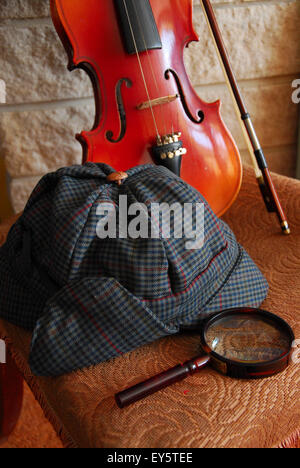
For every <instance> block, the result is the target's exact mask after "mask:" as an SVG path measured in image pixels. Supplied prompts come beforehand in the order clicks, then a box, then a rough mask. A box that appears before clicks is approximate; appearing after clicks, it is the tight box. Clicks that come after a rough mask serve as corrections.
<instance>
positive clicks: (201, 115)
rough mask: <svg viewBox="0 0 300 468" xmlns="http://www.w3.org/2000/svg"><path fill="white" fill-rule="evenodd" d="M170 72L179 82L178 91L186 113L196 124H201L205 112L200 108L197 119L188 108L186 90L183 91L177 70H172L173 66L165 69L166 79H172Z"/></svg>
mask: <svg viewBox="0 0 300 468" xmlns="http://www.w3.org/2000/svg"><path fill="white" fill-rule="evenodd" d="M170 73H171V74H172V75H173V76H174V78H175V81H176V84H177V88H178V93H179V95H180V99H181V103H182V105H183V108H184V110H185V113H186V115H187V116H188V118H189V119H190V120H191V121H192V122H194V123H195V124H201V123H202V122H203V120H204V113H203V111H202V110H199V111H198V117H199V119H195V117H194V116H193V115H192V113H191V111H190V109H189V108H188V105H187V102H186V98H185V94H184V91H183V88H182V85H181V82H180V79H179V76H178V75H177V73H176V71H174V70H172V69H171V68H169V69H168V70H166V71H165V78H166V80H169V79H170Z"/></svg>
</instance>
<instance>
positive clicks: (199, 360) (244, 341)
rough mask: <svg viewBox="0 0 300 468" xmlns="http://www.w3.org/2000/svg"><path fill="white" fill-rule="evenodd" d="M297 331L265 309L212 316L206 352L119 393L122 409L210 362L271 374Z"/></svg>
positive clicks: (252, 375) (205, 328) (248, 374)
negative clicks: (294, 331)
mask: <svg viewBox="0 0 300 468" xmlns="http://www.w3.org/2000/svg"><path fill="white" fill-rule="evenodd" d="M294 339H295V337H294V333H293V331H292V329H291V327H290V326H289V325H288V324H287V323H286V322H285V321H284V320H282V319H281V318H280V317H278V316H276V315H274V314H272V313H270V312H267V311H265V310H262V309H253V308H236V309H228V310H224V311H222V312H219V313H217V314H215V315H213V316H211V317H209V318H208V319H207V320H205V322H204V323H203V324H202V327H201V329H200V344H201V348H202V351H204V352H205V355H202V356H198V357H195V358H193V359H190V360H189V361H186V362H185V363H183V364H179V365H177V366H175V367H173V368H172V369H169V370H167V371H165V372H163V373H161V374H158V375H156V376H155V377H152V378H150V379H148V380H146V381H145V382H141V383H139V384H137V385H135V386H134V387H130V388H128V389H127V390H124V391H122V392H120V393H117V394H116V395H115V399H116V403H117V405H118V406H119V408H124V407H125V406H128V405H130V404H131V403H134V402H135V401H138V400H140V399H141V398H144V397H146V396H148V395H151V394H152V393H155V392H157V391H158V390H161V389H163V388H165V387H168V386H169V385H172V384H173V383H175V382H179V381H180V380H183V379H185V378H186V377H188V376H189V375H193V374H195V373H196V372H198V371H199V370H201V369H202V368H204V367H205V366H206V365H207V364H210V365H211V366H212V367H213V368H214V369H216V370H217V371H219V372H221V373H222V374H224V375H228V376H230V377H237V378H243V379H256V378H262V377H270V376H271V375H274V374H277V373H278V372H281V371H283V370H284V369H285V368H286V367H287V366H288V363H289V357H290V354H291V349H292V343H293V341H294Z"/></svg>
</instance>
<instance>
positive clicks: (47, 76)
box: [0, 22, 93, 104]
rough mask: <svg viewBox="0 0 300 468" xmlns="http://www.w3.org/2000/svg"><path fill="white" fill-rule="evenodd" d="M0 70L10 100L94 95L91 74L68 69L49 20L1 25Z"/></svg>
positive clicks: (54, 98)
mask: <svg viewBox="0 0 300 468" xmlns="http://www.w3.org/2000/svg"><path fill="white" fill-rule="evenodd" d="M0 43H1V54H0V70H1V78H2V79H3V80H5V82H6V88H7V103H9V104H12V103H24V102H25V103H26V102H35V101H46V102H47V101H54V100H56V99H69V98H74V97H75V98H77V97H82V96H92V95H93V89H92V84H91V81H90V79H89V77H88V75H87V74H86V73H85V72H84V71H82V70H74V71H73V72H72V73H70V72H69V71H68V70H67V62H68V60H67V54H66V53H65V50H64V48H63V46H62V44H61V42H60V40H59V38H58V36H57V33H56V31H55V29H54V26H53V25H52V24H51V23H50V22H49V24H47V23H43V22H42V23H41V24H40V25H39V24H37V25H34V26H31V25H30V26H28V25H26V23H24V27H18V28H15V27H13V26H11V27H3V26H2V27H1V26H0Z"/></svg>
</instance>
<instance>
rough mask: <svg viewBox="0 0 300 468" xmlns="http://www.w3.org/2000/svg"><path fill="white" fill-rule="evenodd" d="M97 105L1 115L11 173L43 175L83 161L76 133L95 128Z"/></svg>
mask: <svg viewBox="0 0 300 468" xmlns="http://www.w3.org/2000/svg"><path fill="white" fill-rule="evenodd" d="M93 121H94V105H93V103H92V102H91V104H90V105H88V104H87V105H83V106H70V107H60V108H57V109H51V110H36V111H32V112H9V113H4V114H2V115H1V119H0V145H1V147H0V154H1V155H4V156H5V162H6V168H7V171H8V173H9V174H10V176H11V177H22V176H32V175H42V174H44V173H46V172H49V171H52V170H55V169H57V168H58V167H62V166H69V165H72V164H76V163H81V160H82V150H81V145H80V144H79V143H78V142H77V140H75V134H76V133H79V132H81V130H83V129H86V130H89V129H90V128H92V125H93Z"/></svg>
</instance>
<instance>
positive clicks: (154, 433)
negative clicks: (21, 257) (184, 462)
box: [0, 170, 300, 448]
mask: <svg viewBox="0 0 300 468" xmlns="http://www.w3.org/2000/svg"><path fill="white" fill-rule="evenodd" d="M273 180H274V183H275V186H276V188H277V190H278V194H279V196H280V198H281V201H282V204H283V207H284V209H285V211H286V214H287V216H288V220H289V224H290V226H291V229H292V233H291V235H290V236H289V237H285V236H283V235H282V234H281V230H280V227H279V225H278V222H277V219H276V216H275V215H270V214H268V213H267V212H266V210H265V207H264V205H263V202H262V201H261V200H260V194H259V190H258V188H257V184H256V182H255V178H254V175H253V171H252V170H246V171H245V175H244V180H243V185H242V190H241V193H240V195H239V197H238V199H237V201H236V202H235V203H234V205H233V206H232V207H231V209H230V210H229V212H228V213H227V214H226V216H225V219H226V221H227V222H228V223H229V224H230V226H231V227H232V229H233V230H234V232H235V233H236V236H237V239H238V240H239V242H241V243H242V244H243V245H244V246H245V247H246V248H247V250H248V251H249V253H250V255H251V257H252V258H254V260H255V261H256V263H257V264H258V265H259V267H260V268H261V270H262V271H263V273H264V274H265V276H266V278H267V280H268V282H269V286H270V291H269V294H268V298H267V300H266V301H265V302H264V303H263V305H262V307H264V308H265V309H267V310H270V311H271V312H273V313H275V314H277V315H279V316H281V317H283V318H284V319H285V320H287V322H288V323H289V324H290V325H291V326H292V328H293V330H294V333H295V336H296V338H299V336H300V295H299V291H300V275H299V271H300V258H299V252H300V218H299V212H300V183H299V182H297V181H295V180H292V179H287V178H285V177H280V176H276V175H273ZM8 229H9V225H8V224H6V225H4V226H2V228H0V238H1V234H2V241H3V240H4V236H5V235H6V234H7V232H8ZM0 332H1V336H2V337H6V338H7V340H8V341H10V342H11V343H12V351H13V353H14V357H15V358H16V361H17V364H18V366H19V367H20V369H21V370H22V372H23V373H24V376H25V379H26V381H27V382H28V383H29V385H30V387H31V389H32V391H33V392H34V394H35V396H36V398H37V399H38V400H39V402H40V403H41V405H42V407H43V409H44V411H45V414H46V415H47V417H48V418H49V419H50V420H51V422H52V424H53V425H54V427H55V428H56V430H57V432H58V433H59V434H60V436H61V437H62V439H63V440H64V443H65V445H66V446H72V447H100V448H101V447H108V448H113V447H115V448H117V447H125V448H126V447H150V448H173V447H174V448H183V447H187V448H192V447H195V448H197V447H227V448H228V447H261V448H270V447H279V446H283V447H294V446H297V444H298V443H299V440H300V407H299V397H300V394H299V392H300V385H299V381H300V367H299V364H296V363H295V364H293V362H291V364H290V365H289V367H288V368H287V369H286V370H285V371H284V372H283V373H281V374H278V375H276V376H273V377H271V378H268V379H263V380H255V381H245V380H238V379H231V378H229V377H224V376H223V375H220V374H218V373H217V372H216V371H214V370H213V369H210V368H206V369H205V370H203V371H202V372H201V373H199V374H197V375H194V376H192V377H189V378H188V379H186V380H184V381H182V382H178V383H176V384H175V385H173V386H171V387H168V388H166V389H165V390H162V391H160V392H158V393H156V394H154V395H151V396H149V397H147V398H146V399H144V400H141V401H140V402H137V403H135V404H134V405H132V406H130V407H128V408H126V409H123V410H120V409H119V408H118V407H117V406H116V404H115V401H114V394H115V393H116V392H118V391H120V390H122V389H123V388H125V387H127V386H129V385H132V384H134V383H137V382H140V381H143V380H145V379H146V378H148V377H151V376H153V375H155V374H156V373H157V372H160V371H163V370H165V369H168V368H169V367H171V366H173V365H175V364H177V363H178V362H179V361H180V360H181V361H183V360H185V359H189V358H191V357H193V356H194V355H195V352H197V349H198V338H197V337H195V336H194V337H192V336H170V337H166V338H162V339H160V340H158V341H156V342H154V343H152V344H149V345H145V346H143V347H141V348H138V349H137V350H135V351H132V352H129V353H127V354H126V355H124V356H122V357H117V358H115V359H112V360H110V361H107V362H105V363H102V364H99V365H97V366H94V367H91V368H89V369H85V370H83V371H78V372H74V373H71V374H69V375H65V376H62V377H57V378H44V377H35V376H34V375H32V373H31V371H30V368H29V366H28V356H29V350H30V340H31V334H30V333H29V332H26V331H24V330H23V329H21V328H18V327H15V326H13V325H11V324H9V323H7V322H5V321H2V322H1V321H0Z"/></svg>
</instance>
